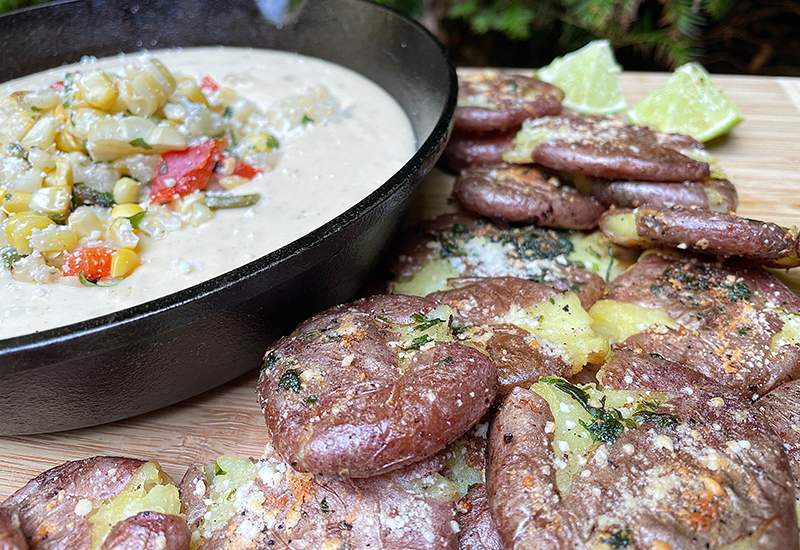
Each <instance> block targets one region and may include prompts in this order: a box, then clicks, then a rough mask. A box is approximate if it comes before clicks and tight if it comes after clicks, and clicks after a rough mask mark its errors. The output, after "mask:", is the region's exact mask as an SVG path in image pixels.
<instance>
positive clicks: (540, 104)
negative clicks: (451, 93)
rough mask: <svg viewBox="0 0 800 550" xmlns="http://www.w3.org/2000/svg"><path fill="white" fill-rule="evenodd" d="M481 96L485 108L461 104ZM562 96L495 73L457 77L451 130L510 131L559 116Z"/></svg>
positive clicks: (548, 87) (543, 85)
mask: <svg viewBox="0 0 800 550" xmlns="http://www.w3.org/2000/svg"><path fill="white" fill-rule="evenodd" d="M469 96H481V97H483V98H484V100H485V102H486V106H480V107H478V106H472V105H468V104H465V103H466V99H467V98H468V97H469ZM562 99H564V92H563V91H562V90H561V89H560V88H558V87H556V86H553V85H552V84H548V83H547V82H542V81H541V80H539V79H536V78H531V77H528V76H523V75H517V74H503V73H498V72H497V71H483V72H480V73H474V74H471V75H465V76H462V77H459V80H458V105H457V107H456V112H455V120H454V128H455V129H457V130H462V131H469V132H486V131H493V130H494V131H496V130H511V129H513V128H519V126H520V125H521V124H522V123H523V121H525V120H527V119H529V118H536V117H541V116H547V115H557V114H558V113H560V112H561V100H562Z"/></svg>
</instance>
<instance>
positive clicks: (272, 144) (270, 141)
mask: <svg viewBox="0 0 800 550" xmlns="http://www.w3.org/2000/svg"><path fill="white" fill-rule="evenodd" d="M264 145H266V147H267V149H277V148H278V147H280V146H281V143H280V142H279V141H278V138H276V137H275V136H273V135H272V134H270V135H269V136H268V137H267V141H266V143H265V144H264Z"/></svg>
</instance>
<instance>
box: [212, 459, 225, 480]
mask: <svg viewBox="0 0 800 550" xmlns="http://www.w3.org/2000/svg"><path fill="white" fill-rule="evenodd" d="M227 473H228V472H226V471H225V470H223V469H222V467H221V466H220V465H219V462H217V461H216V460H215V461H214V475H215V476H224V475H226V474H227Z"/></svg>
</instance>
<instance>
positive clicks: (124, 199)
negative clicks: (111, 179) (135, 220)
mask: <svg viewBox="0 0 800 550" xmlns="http://www.w3.org/2000/svg"><path fill="white" fill-rule="evenodd" d="M138 198H139V182H138V181H136V180H135V179H133V178H119V179H118V180H117V183H115V184H114V202H116V203H117V204H126V203H130V202H136V199H138ZM112 216H113V213H112Z"/></svg>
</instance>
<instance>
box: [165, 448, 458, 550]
mask: <svg viewBox="0 0 800 550" xmlns="http://www.w3.org/2000/svg"><path fill="white" fill-rule="evenodd" d="M268 461H269V462H271V463H272V464H273V465H277V464H278V463H280V462H281V461H280V459H278V458H270V459H268ZM428 466H430V467H432V468H436V467H441V461H440V460H434V461H433V462H430V463H429V464H428ZM411 468H412V469H413V471H404V470H400V471H397V472H393V473H392V474H391V476H376V477H373V478H369V479H344V478H340V477H338V476H333V477H326V476H313V475H311V474H307V473H302V472H297V471H295V470H293V469H292V468H289V467H288V466H287V467H286V468H285V470H284V473H283V474H282V475H281V477H280V478H279V480H278V481H277V482H275V480H274V479H273V480H272V482H273V486H269V485H266V484H264V483H263V482H262V481H261V480H260V479H258V478H257V479H256V480H255V481H254V483H253V486H252V487H251V488H250V489H249V493H248V496H251V498H250V499H248V500H249V501H253V500H255V501H256V502H261V503H263V507H260V508H259V507H252V506H245V507H244V508H243V509H237V510H236V512H235V513H234V515H233V517H232V518H231V519H230V520H229V521H228V522H227V523H226V524H225V525H223V526H222V527H221V528H219V529H217V530H215V531H213V532H211V533H210V535H209V536H205V535H204V534H203V537H204V538H203V540H202V543H201V544H200V546H199V550H251V549H252V550H255V549H263V548H269V549H273V548H274V549H276V550H281V549H290V548H291V549H292V550H317V549H320V548H328V547H330V548H342V547H344V548H347V549H348V550H406V549H407V550H455V549H456V545H457V536H456V533H455V531H454V529H453V526H452V523H451V522H452V521H454V517H455V508H454V505H453V503H452V502H450V501H446V500H437V499H433V498H427V497H422V496H419V495H414V494H411V493H408V492H406V491H404V490H402V489H400V488H399V487H398V486H397V485H396V484H395V483H394V482H393V481H392V478H393V477H402V476H404V475H405V476H407V477H419V476H421V475H430V474H431V473H434V472H435V470H427V469H426V468H425V467H424V466H421V465H419V466H418V465H413V466H412V467H411ZM423 470H425V471H423ZM201 471H202V467H199V466H198V467H194V468H192V469H190V470H189V472H187V475H189V474H191V476H190V477H188V478H184V480H183V481H181V484H180V487H181V500H182V502H183V507H184V508H185V509H187V510H198V509H201V508H203V509H204V508H205V505H204V504H203V499H204V498H208V492H206V493H198V492H197V491H196V490H195V488H196V481H197V476H198V475H199V476H201V477H202V476H203V474H202V473H201ZM323 500H324V501H325V502H326V504H327V510H328V511H327V512H323V511H322V505H321V503H322V502H323ZM268 514H269V515H270V517H268ZM273 514H274V515H273ZM198 525H199V522H198ZM243 525H246V526H249V528H248V529H247V531H249V532H250V533H251V534H252V536H251V537H243V536H241V535H240V533H241V531H240V529H241V527H242V526H243ZM201 534H202V533H201ZM331 539H334V540H336V539H338V543H335V544H331V543H330V542H329V541H331ZM326 543H328V544H331V545H330V546H325V544H326Z"/></svg>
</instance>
